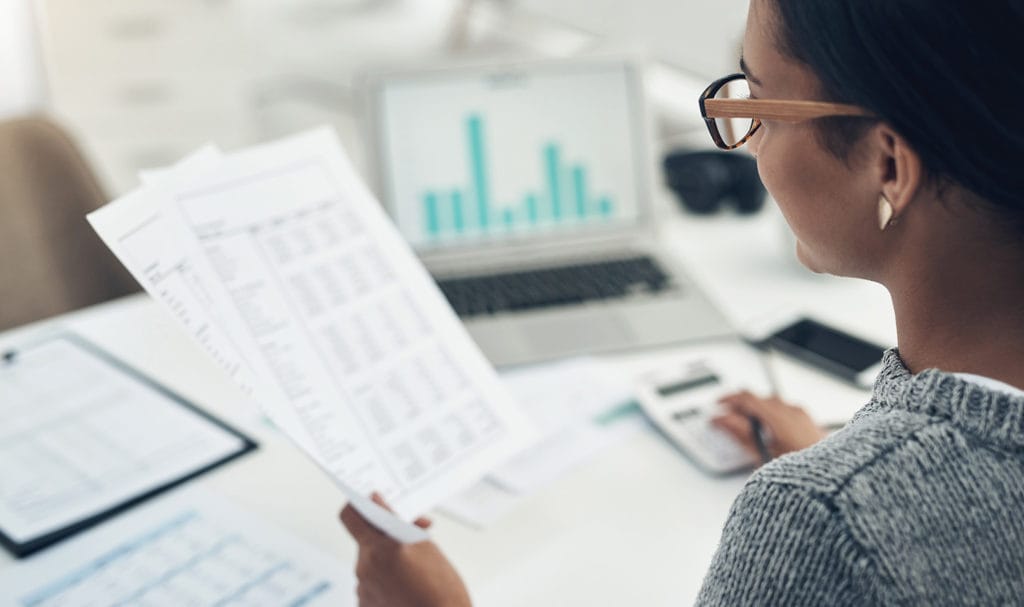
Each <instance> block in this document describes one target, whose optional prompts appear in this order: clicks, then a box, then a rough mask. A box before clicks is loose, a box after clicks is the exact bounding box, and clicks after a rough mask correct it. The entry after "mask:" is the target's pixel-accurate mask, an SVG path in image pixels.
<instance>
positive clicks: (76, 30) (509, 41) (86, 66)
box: [0, 0, 747, 194]
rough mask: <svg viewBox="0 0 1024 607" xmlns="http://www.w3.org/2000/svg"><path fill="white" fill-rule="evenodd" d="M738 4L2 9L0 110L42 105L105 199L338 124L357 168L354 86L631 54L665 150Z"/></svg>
mask: <svg viewBox="0 0 1024 607" xmlns="http://www.w3.org/2000/svg"><path fill="white" fill-rule="evenodd" d="M746 6H747V0H715V1H714V2H707V1H706V0H631V1H630V2H626V1H624V0H93V1H86V0H0V7H2V8H0V112H2V113H3V114H5V115H11V114H16V113H19V112H24V111H29V110H32V109H34V108H38V107H44V108H45V109H46V111H48V112H50V113H52V114H53V115H55V116H56V117H57V118H58V119H59V120H60V121H61V122H63V123H64V124H65V125H66V126H67V127H69V128H70V130H71V131H72V133H73V134H74V135H75V136H76V137H77V138H78V140H79V141H80V143H81V144H82V145H83V146H84V148H85V150H86V152H87V154H88V156H89V157H90V159H91V160H92V161H93V163H94V165H95V166H96V168H97V172H98V173H99V176H100V178H101V180H102V182H103V183H104V185H105V186H106V188H107V189H108V191H109V192H110V193H112V194H116V193H118V192H121V191H124V190H126V189H128V188H129V187H132V186H133V185H135V183H136V177H135V176H136V172H137V171H138V170H139V169H140V168H145V167H150V166H155V165H162V164H165V163H168V162H171V161H173V160H174V159H176V158H178V157H180V156H181V155H182V154H184V153H185V152H187V151H189V150H191V149H193V148H194V147H196V146H197V145H200V144H202V143H205V142H207V141H215V142H217V143H219V144H221V145H223V146H225V147H231V146H235V145H241V144H246V143H251V142H255V141H260V140H264V139H268V138H271V137H275V136H278V135H281V134H283V133H286V132H291V131H294V130H297V129H301V128H305V127H308V126H312V125H315V124H322V123H328V124H332V125H334V126H335V127H336V128H337V129H338V130H339V132H340V133H341V135H342V138H343V140H345V142H346V144H347V145H348V146H349V147H350V148H352V152H353V154H354V155H355V157H356V160H357V162H358V161H359V112H358V95H357V89H356V88H355V85H354V83H355V82H356V78H357V77H358V75H359V73H361V72H363V71H366V70H372V69H374V68H375V67H381V66H392V65H396V64H401V65H403V66H406V65H408V64H410V63H416V64H428V65H429V64H436V63H441V62H451V61H463V60H486V59H489V58H495V59H497V58H507V57H522V56H538V55H539V56H565V55H573V54H578V53H586V52H593V51H599V50H602V49H609V48H614V49H628V50H630V51H632V52H638V53H642V54H643V55H645V56H646V57H647V58H649V59H650V60H651V63H650V66H651V67H650V73H649V80H650V83H651V85H650V88H651V92H652V96H653V98H654V101H655V102H656V110H657V111H658V116H659V128H660V129H661V132H662V134H663V135H664V136H665V137H666V138H669V137H675V136H677V135H679V134H682V135H684V136H685V134H686V133H687V132H689V131H690V130H692V129H694V128H700V124H699V121H695V113H696V112H695V109H694V108H695V107H696V103H695V96H696V94H697V92H699V91H694V90H693V85H692V79H688V80H686V82H687V84H680V83H679V82H676V81H675V80H674V75H675V74H697V75H699V76H700V79H701V81H709V80H710V79H712V78H713V77H715V76H717V75H720V74H723V73H726V72H729V71H734V70H735V65H736V59H737V53H738V48H739V41H740V39H741V37H742V28H743V22H744V18H745V13H746Z"/></svg>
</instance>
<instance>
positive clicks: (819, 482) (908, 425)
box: [751, 406, 936, 497]
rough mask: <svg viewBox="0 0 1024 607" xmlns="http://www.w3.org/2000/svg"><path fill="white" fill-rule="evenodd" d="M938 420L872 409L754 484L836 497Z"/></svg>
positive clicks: (763, 472) (768, 468)
mask: <svg viewBox="0 0 1024 607" xmlns="http://www.w3.org/2000/svg"><path fill="white" fill-rule="evenodd" d="M935 423H936V422H935V420H934V419H932V418H929V417H928V416H925V415H921V414H918V413H913V412H908V411H901V410H892V409H886V408H881V407H872V406H869V407H867V408H865V409H864V410H863V411H862V412H861V413H860V414H858V416H857V417H856V418H855V419H854V420H853V421H852V422H850V423H849V424H847V425H846V426H845V427H843V428H842V429H841V430H839V431H837V432H835V433H833V434H832V435H831V436H829V437H827V438H825V439H824V440H822V441H820V442H819V443H817V444H816V445H814V446H812V447H809V448H807V449H803V450H801V451H798V452H796V453H790V454H787V455H784V456H782V457H780V458H778V459H776V460H774V461H772V462H771V463H769V464H767V465H765V466H763V467H762V468H761V469H760V470H758V471H757V472H756V473H755V474H754V476H753V477H752V479H751V483H755V484H768V485H777V486H780V487H789V488H791V489H793V490H799V491H806V492H809V493H810V494H814V495H817V496H820V497H827V496H830V495H834V494H835V493H836V492H838V491H841V490H842V489H843V488H844V487H847V486H848V485H849V484H850V482H851V480H852V479H853V478H854V477H857V476H859V475H866V474H872V473H873V464H877V463H880V462H882V461H884V460H887V459H889V458H892V457H898V456H899V454H900V452H901V450H902V448H903V447H905V446H906V445H908V444H911V443H913V442H915V440H916V437H917V436H918V435H919V434H920V433H921V432H923V431H927V430H928V429H929V428H932V427H934V426H935Z"/></svg>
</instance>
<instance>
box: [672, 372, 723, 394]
mask: <svg viewBox="0 0 1024 607" xmlns="http://www.w3.org/2000/svg"><path fill="white" fill-rule="evenodd" d="M720 383H721V380H719V379H718V376H717V375H714V374H709V375H701V376H699V377H689V378H687V379H684V380H682V381H678V382H675V383H671V384H668V385H664V386H658V396H661V397H662V398H668V397H669V396H675V395H676V394H681V393H683V392H689V391H690V390H695V389H697V388H702V387H704V386H717V385H718V384H720Z"/></svg>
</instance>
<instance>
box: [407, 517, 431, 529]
mask: <svg viewBox="0 0 1024 607" xmlns="http://www.w3.org/2000/svg"><path fill="white" fill-rule="evenodd" d="M412 523H413V524H414V525H416V526H417V527H419V528H420V529H430V526H431V525H433V524H434V521H432V520H430V519H429V518H427V517H425V516H421V517H419V518H418V519H416V520H415V521H413V522H412Z"/></svg>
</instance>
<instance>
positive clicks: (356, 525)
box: [340, 504, 387, 546]
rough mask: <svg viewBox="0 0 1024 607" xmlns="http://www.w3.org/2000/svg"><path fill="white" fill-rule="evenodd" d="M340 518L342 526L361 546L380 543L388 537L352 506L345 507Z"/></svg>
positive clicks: (346, 505)
mask: <svg viewBox="0 0 1024 607" xmlns="http://www.w3.org/2000/svg"><path fill="white" fill-rule="evenodd" d="M340 518H341V524H342V525H344V526H345V529H347V530H348V532H349V534H350V535H351V536H352V538H353V539H355V541H356V543H358V544H359V545H360V546H364V545H367V544H372V543H375V542H379V541H381V540H382V539H384V538H385V537H387V536H385V535H384V534H383V533H381V531H380V530H379V529H377V528H376V527H374V526H373V525H371V524H370V523H369V521H367V520H366V519H365V518H363V515H362V514H359V511H358V510H356V509H355V508H354V507H353V506H352V504H345V507H344V508H343V509H342V510H341V516H340Z"/></svg>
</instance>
